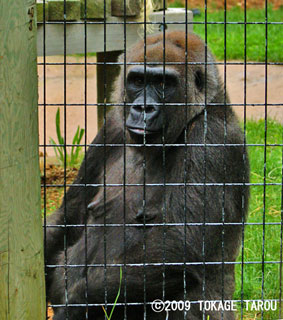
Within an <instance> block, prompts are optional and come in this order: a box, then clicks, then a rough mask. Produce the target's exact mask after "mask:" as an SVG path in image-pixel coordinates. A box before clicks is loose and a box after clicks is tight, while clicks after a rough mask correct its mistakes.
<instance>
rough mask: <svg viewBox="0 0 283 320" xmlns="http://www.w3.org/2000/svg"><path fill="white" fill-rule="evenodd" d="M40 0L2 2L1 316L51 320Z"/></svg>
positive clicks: (0, 22) (0, 57)
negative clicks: (43, 208)
mask: <svg viewBox="0 0 283 320" xmlns="http://www.w3.org/2000/svg"><path fill="white" fill-rule="evenodd" d="M35 15H36V10H35V1H34V0H13V1H7V0H0V130H1V134H0V226H1V227H0V319H1V320H7V319H8V320H17V319H23V320H31V319H39V320H41V319H42V320H43V319H45V284H44V259H43V232H42V218H41V212H40V173H39V161H38V160H39V158H38V119H37V66H36V21H35Z"/></svg>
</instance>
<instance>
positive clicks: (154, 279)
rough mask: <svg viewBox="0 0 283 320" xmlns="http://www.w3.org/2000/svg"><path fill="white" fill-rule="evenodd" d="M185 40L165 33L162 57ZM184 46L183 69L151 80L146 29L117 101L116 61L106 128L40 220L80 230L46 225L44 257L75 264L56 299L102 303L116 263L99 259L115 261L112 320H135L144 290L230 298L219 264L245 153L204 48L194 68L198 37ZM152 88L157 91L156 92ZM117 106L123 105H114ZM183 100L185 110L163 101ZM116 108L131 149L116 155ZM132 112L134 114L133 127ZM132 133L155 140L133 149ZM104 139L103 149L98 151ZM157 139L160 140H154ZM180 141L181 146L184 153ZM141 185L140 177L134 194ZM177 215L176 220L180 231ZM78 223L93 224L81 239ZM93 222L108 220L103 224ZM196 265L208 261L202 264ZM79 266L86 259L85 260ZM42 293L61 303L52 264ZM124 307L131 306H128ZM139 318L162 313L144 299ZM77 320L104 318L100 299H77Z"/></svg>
mask: <svg viewBox="0 0 283 320" xmlns="http://www.w3.org/2000/svg"><path fill="white" fill-rule="evenodd" d="M185 41H186V40H185V34H184V33H182V32H168V33H166V43H165V48H166V49H165V60H166V62H185V48H186V45H185ZM143 45H144V44H143V41H141V42H139V43H138V44H137V45H136V46H135V47H134V48H132V49H131V50H130V51H129V52H127V55H126V61H127V62H144V46H143ZM187 49H188V55H187V62H188V66H187V73H186V72H185V67H184V65H182V64H180V63H179V64H175V65H172V64H171V65H166V68H165V70H166V74H165V76H164V77H163V74H162V71H160V70H163V67H162V61H163V35H162V34H160V35H156V36H149V37H148V38H147V52H146V56H147V59H146V62H147V63H148V66H147V70H148V71H147V73H146V79H145V76H144V73H143V67H142V68H141V67H140V66H135V65H129V66H127V69H126V71H125V73H126V75H127V86H126V95H125V96H124V70H123V68H122V71H121V75H120V77H119V78H118V79H117V81H116V89H115V92H114V95H113V101H115V102H116V103H119V104H120V106H116V107H114V108H113V110H111V111H110V112H109V114H108V115H107V121H106V127H104V128H102V129H101V130H100V132H99V133H98V135H97V136H96V138H95V139H94V141H93V144H100V146H90V147H89V149H88V151H87V153H86V156H85V159H84V161H83V163H82V166H81V168H80V171H79V173H78V176H77V178H76V179H75V181H74V184H73V185H72V186H71V187H70V188H69V190H68V191H67V194H66V197H65V198H64V200H63V203H62V205H61V207H60V208H59V209H58V210H57V211H56V212H55V213H54V214H53V215H51V217H50V218H49V219H48V225H64V224H67V225H75V224H79V225H81V226H78V227H72V226H68V227H66V228H62V227H48V229H47V246H46V261H47V263H48V264H49V265H50V264H51V265H56V264H59V265H64V264H65V262H66V263H67V264H68V265H81V266H77V267H67V288H68V304H85V303H86V291H87V301H88V303H89V304H99V303H101V304H103V303H104V302H105V296H106V294H107V302H108V303H113V302H114V300H115V297H116V294H117V291H118V288H119V283H120V278H119V267H117V266H107V268H106V272H105V268H104V267H103V265H104V264H105V263H107V264H123V265H124V264H127V266H126V268H125V267H124V268H123V281H122V289H121V295H120V298H119V301H118V302H119V303H124V302H127V303H129V305H127V308H126V309H125V308H124V307H123V306H116V309H115V311H114V313H113V317H112V319H123V318H124V314H125V313H127V319H144V304H143V303H144V297H146V302H151V301H153V300H155V299H168V300H184V299H186V300H190V301H195V300H203V299H206V300H210V299H213V300H215V299H220V300H221V299H232V296H233V291H234V265H233V264H222V263H221V262H222V261H225V262H233V261H235V259H236V256H237V253H238V249H239V245H240V238H241V232H242V226H241V225H240V224H238V225H231V224H230V225H229V223H231V222H233V223H234V222H238V223H239V222H240V223H241V222H243V221H244V220H245V218H246V213H247V206H248V187H247V186H245V185H243V183H244V182H248V179H249V167H248V159H247V155H246V150H245V148H244V146H243V142H244V139H243V135H242V133H241V130H240V128H239V126H238V123H237V119H236V118H235V115H234V113H233V111H232V109H231V108H230V107H229V106H226V105H225V104H224V101H225V97H224V91H223V86H222V83H221V81H220V79H219V75H218V71H217V68H216V66H215V65H213V62H214V59H213V57H212V55H211V53H210V52H209V50H208V51H207V62H209V63H208V64H207V68H206V69H205V66H204V63H203V62H204V61H205V49H204V43H203V42H202V40H200V39H199V38H198V37H197V36H195V35H193V34H189V37H188V40H187ZM120 61H124V56H122V57H121V59H120ZM156 62H160V64H158V63H156ZM190 62H202V63H203V64H202V63H195V64H190ZM211 62H212V63H211ZM150 63H152V64H150ZM165 77H166V79H165V83H164V78H165ZM186 77H187V85H186V84H185V79H186ZM167 78H168V79H167ZM206 78H207V81H206V83H205V79H206ZM144 82H145V83H146V87H147V94H146V106H144V103H143V100H144V99H145V97H144V89H143V85H144ZM158 86H159V87H158ZM164 87H165V95H164V96H163V95H162V94H160V92H162V91H161V89H162V90H163V89H164ZM158 88H159V89H158ZM185 88H187V97H185V94H184V92H185ZM124 99H125V100H124ZM124 101H126V102H127V103H128V104H129V105H127V107H125V109H124V106H123V102H124ZM186 101H187V102H188V106H187V107H185V106H181V105H174V102H175V103H184V102H186ZM226 101H227V103H228V102H229V98H228V96H227V97H226ZM204 102H206V104H207V107H206V108H205V107H204ZM162 103H165V104H166V103H169V104H167V105H163V106H162ZM192 104H195V105H192ZM124 112H125V116H126V121H127V122H126V125H127V129H128V130H127V129H126V133H125V134H126V143H128V144H135V145H133V146H128V147H126V152H125V153H124V147H123V143H124V131H123V130H124V120H123V119H124V118H123V116H124ZM141 119H145V120H146V121H145V123H146V126H145V130H146V132H145V134H144V128H143V127H142V126H143V125H144V124H143V123H144V122H143V121H142V120H141ZM160 119H162V121H161V120H160ZM185 133H186V136H185ZM163 134H164V135H163ZM162 135H163V139H162ZM144 136H145V139H146V142H147V143H148V142H150V143H151V144H156V143H157V144H159V145H158V146H147V147H138V146H137V144H138V143H140V142H141V143H142V142H143V139H144ZM104 143H108V144H112V145H110V146H104V147H101V144H104ZM163 143H167V144H171V146H165V147H162V144H163ZM184 143H187V144H188V146H187V147H186V148H185V146H184ZM204 143H205V144H206V146H203V144H204ZM224 143H225V144H227V146H224V145H223V144H224ZM113 144H120V145H119V146H113ZM172 144H181V146H174V145H173V146H172ZM233 144H236V145H235V146H233ZM104 159H105V160H104ZM144 160H145V164H146V170H144ZM124 162H125V168H126V170H125V172H124ZM104 168H105V174H106V181H105V182H106V184H116V186H108V187H106V188H105V189H104V188H103V183H104ZM144 173H145V175H144ZM144 181H145V183H146V184H151V186H146V188H145V192H144V187H143V184H144ZM184 181H186V182H187V186H186V187H185V186H184ZM164 182H165V183H166V184H167V185H166V187H164V186H163V184H164ZM124 183H126V186H125V187H124V186H123V184H124ZM91 184H92V185H91ZM93 184H96V185H95V186H93ZM117 184H118V186H117ZM133 184H134V186H133ZM204 184H206V185H204ZM213 184H214V185H213ZM223 184H226V185H225V186H223ZM131 185H132V186H131ZM104 199H105V201H104ZM144 199H145V202H144ZM64 212H66V215H65V216H64ZM184 222H187V223H188V225H187V226H186V227H184ZM224 222H225V223H228V224H226V225H225V224H224ZM85 223H87V224H96V226H92V227H91V226H89V227H87V236H85V227H84V226H83V225H84V224H85ZM104 223H107V224H120V226H115V227H113V226H108V227H105V226H103V224H104ZM123 223H125V224H126V226H123ZM163 223H167V225H162V224H163ZM98 224H101V226H97V225H98ZM131 224H134V225H131ZM152 224H159V225H158V226H153V225H152ZM170 224H171V225H170ZM64 234H65V237H64ZM65 240H66V242H65ZM85 242H87V257H86V255H85V251H86V249H85ZM222 242H223V243H224V245H223V246H222ZM64 243H65V244H66V245H67V256H66V257H65V253H64ZM105 243H106V245H105ZM144 247H145V250H144ZM65 260H66V261H65ZM204 261H205V262H216V264H207V265H204V264H203V262H204ZM86 262H87V264H88V265H90V266H88V267H85V266H84V265H85V263H86ZM163 262H165V264H164V265H163ZM184 262H186V263H187V264H186V267H185V266H184ZM143 263H146V265H145V266H144V265H143ZM190 263H193V264H190ZM93 264H101V266H91V265H93ZM128 264H135V265H134V266H133V265H128ZM184 270H185V272H184ZM144 274H145V278H144ZM164 274H165V277H164V276H163V275H164ZM86 275H87V280H88V287H87V289H86V280H85V279H86ZM184 275H185V280H186V297H184ZM222 275H224V276H222ZM144 281H146V282H145V283H144ZM125 283H126V288H125ZM144 287H145V292H144ZM203 288H205V290H203ZM163 290H164V291H163ZM124 292H126V294H124ZM163 292H165V296H163ZM47 295H48V299H49V301H50V302H51V303H52V304H63V305H64V304H65V303H66V301H65V268H64V267H62V266H61V267H57V268H47ZM133 302H137V303H138V304H136V305H133V304H132V305H131V304H130V303H133ZM108 310H109V307H108ZM54 312H55V315H54V320H58V319H66V314H67V313H68V319H71V320H73V319H84V318H85V313H86V307H80V306H72V307H69V308H68V310H67V311H66V309H65V308H64V307H59V308H54ZM66 312H67V313H66ZM207 315H210V319H211V320H212V319H221V312H207V313H206V316H207ZM146 318H147V319H165V314H164V312H162V313H154V312H153V311H152V310H151V307H150V305H149V304H148V305H147V307H146ZM88 319H96V320H99V319H104V312H103V310H102V308H101V306H89V307H88ZM169 319H184V314H183V313H182V312H171V313H170V315H169ZM186 319H190V320H195V319H202V313H201V312H200V311H199V306H198V305H196V304H192V307H191V309H190V311H189V312H188V313H187V316H186ZM223 319H234V314H233V312H229V311H226V312H224V314H223Z"/></svg>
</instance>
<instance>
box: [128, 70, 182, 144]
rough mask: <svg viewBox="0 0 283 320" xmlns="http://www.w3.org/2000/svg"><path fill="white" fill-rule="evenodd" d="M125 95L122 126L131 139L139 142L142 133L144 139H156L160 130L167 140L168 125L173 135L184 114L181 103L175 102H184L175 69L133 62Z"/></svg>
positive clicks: (159, 134)
mask: <svg viewBox="0 0 283 320" xmlns="http://www.w3.org/2000/svg"><path fill="white" fill-rule="evenodd" d="M126 97H127V99H126V101H127V105H128V106H127V108H126V127H127V129H128V132H129V134H130V137H131V139H132V140H134V141H136V142H142V141H143V139H144V137H145V139H146V142H149V143H150V142H155V143H158V142H162V141H161V138H162V136H163V134H164V138H165V141H166V142H168V140H169V141H170V140H171V139H170V131H172V129H175V132H174V136H175V137H176V131H177V132H178V131H179V129H180V128H179V124H180V122H182V121H180V117H182V118H183V117H184V106H182V105H181V106H180V105H177V103H180V104H182V103H183V102H184V89H183V88H182V85H181V83H180V75H179V73H178V71H176V70H174V69H173V68H166V69H163V67H159V66H157V67H150V66H147V67H146V69H145V68H144V67H143V66H134V67H132V68H131V69H130V70H129V72H128V74H127V79H126ZM178 118H179V119H178ZM177 123H178V127H176V124H177ZM171 127H172V128H171ZM174 127H175V128H174Z"/></svg>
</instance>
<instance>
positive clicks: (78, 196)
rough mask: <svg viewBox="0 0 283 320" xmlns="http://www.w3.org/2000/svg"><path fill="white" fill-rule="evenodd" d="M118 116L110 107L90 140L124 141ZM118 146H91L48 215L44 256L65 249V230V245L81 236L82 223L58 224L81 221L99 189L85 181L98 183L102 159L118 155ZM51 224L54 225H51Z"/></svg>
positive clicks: (101, 169) (101, 171) (95, 142)
mask: <svg viewBox="0 0 283 320" xmlns="http://www.w3.org/2000/svg"><path fill="white" fill-rule="evenodd" d="M119 121H120V120H119V117H118V116H117V112H116V110H113V111H110V112H109V115H107V123H106V129H104V127H103V128H102V129H101V130H100V131H99V133H98V134H97V136H96V137H95V139H94V140H93V142H92V144H93V145H95V144H100V145H103V144H105V143H108V144H119V143H123V129H122V128H123V126H122V125H121V124H120V123H118V122H119ZM120 149H121V148H118V147H103V146H90V147H89V148H88V150H87V152H86V155H85V158H84V160H83V163H82V165H81V167H80V170H79V172H78V175H77V177H76V179H75V180H74V182H73V184H72V186H70V188H69V190H68V191H67V193H66V196H65V197H64V199H63V201H62V204H61V206H60V208H59V209H58V210H57V211H56V212H54V213H53V214H52V215H51V216H49V217H48V218H47V228H46V241H47V243H46V259H47V263H48V264H49V263H53V262H54V261H53V262H52V261H50V257H51V256H52V257H53V258H54V257H55V256H56V254H55V253H56V252H59V251H62V250H63V249H64V234H65V232H67V234H68V237H67V239H68V246H70V245H72V244H73V243H74V242H75V241H76V240H77V239H78V237H79V236H80V234H81V232H82V230H83V228H81V227H67V228H64V227H60V226H57V225H64V224H67V225H68V224H71V225H76V224H84V223H85V220H86V214H87V206H88V204H89V203H90V202H91V200H92V199H93V197H94V196H95V195H96V193H97V192H98V189H99V188H98V187H91V186H90V187H86V186H85V185H87V184H96V183H100V181H99V177H100V176H101V173H103V170H104V159H105V160H106V161H107V159H108V158H109V156H110V155H111V158H113V157H115V155H118V154H119V152H120ZM50 225H56V226H55V227H51V226H50Z"/></svg>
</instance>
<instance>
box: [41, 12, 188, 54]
mask: <svg viewBox="0 0 283 320" xmlns="http://www.w3.org/2000/svg"><path fill="white" fill-rule="evenodd" d="M149 18H150V20H151V21H153V22H156V23H157V24H155V25H153V28H152V31H153V32H152V34H155V33H158V32H160V31H161V30H162V24H163V12H162V11H159V12H154V13H152V14H151V15H150V17H149ZM165 19H166V22H184V24H167V25H166V28H167V29H166V30H168V31H170V30H185V21H186V13H185V10H184V9H182V8H178V9H172V8H170V9H167V10H166V15H165ZM192 21H193V15H192V12H191V11H188V12H187V22H189V24H188V31H192V29H193V28H192V24H191V23H192ZM107 22H110V23H118V24H107V25H106V51H119V50H123V49H124V38H125V35H124V23H123V22H124V19H123V18H118V17H110V18H109V19H107ZM45 27H46V55H57V54H64V25H63V24H55V25H52V24H49V25H46V26H45ZM142 36H143V32H142V29H141V27H140V25H137V24H130V25H127V27H126V47H127V48H129V47H130V46H131V45H133V44H134V43H136V42H137V41H138V40H140V39H142ZM37 38H38V42H37V44H38V46H37V50H38V55H43V26H42V25H39V26H38V34H37ZM84 38H85V27H84V25H83V24H68V25H67V26H66V52H67V54H75V53H84V47H85V45H84ZM87 49H88V52H103V51H104V24H103V23H102V24H101V23H100V24H89V25H87Z"/></svg>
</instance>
